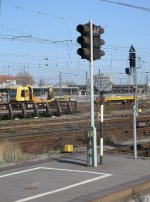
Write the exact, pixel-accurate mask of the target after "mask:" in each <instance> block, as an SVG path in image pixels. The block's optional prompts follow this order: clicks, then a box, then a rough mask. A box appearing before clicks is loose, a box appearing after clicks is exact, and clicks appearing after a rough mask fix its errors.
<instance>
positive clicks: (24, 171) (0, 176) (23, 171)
mask: <svg viewBox="0 0 150 202" xmlns="http://www.w3.org/2000/svg"><path fill="white" fill-rule="evenodd" d="M38 169H41V167H36V168H32V169H29V170H22V171H19V172H14V173H9V174H5V175H0V178H2V177H8V176H11V175H17V174H20V173H26V172H29V171H33V170H38Z"/></svg>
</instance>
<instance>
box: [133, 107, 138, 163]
mask: <svg viewBox="0 0 150 202" xmlns="http://www.w3.org/2000/svg"><path fill="white" fill-rule="evenodd" d="M133 146H134V159H135V160H136V159H137V144H136V104H135V103H134V105H133Z"/></svg>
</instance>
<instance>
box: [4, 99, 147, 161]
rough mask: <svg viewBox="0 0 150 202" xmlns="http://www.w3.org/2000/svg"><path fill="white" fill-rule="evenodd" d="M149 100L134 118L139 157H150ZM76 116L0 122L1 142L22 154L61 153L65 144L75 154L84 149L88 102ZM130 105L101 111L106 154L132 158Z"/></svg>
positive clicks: (79, 103) (98, 125)
mask: <svg viewBox="0 0 150 202" xmlns="http://www.w3.org/2000/svg"><path fill="white" fill-rule="evenodd" d="M149 104H150V100H148V99H146V100H139V108H141V109H142V110H141V113H139V116H138V117H137V148H138V156H141V157H144V158H145V157H146V158H147V157H149V156H150V114H149ZM99 107H100V106H99V105H95V126H96V129H97V142H98V145H99V136H100V134H99V133H100V132H99V131H100V130H99V129H100V123H99V121H98V120H97V113H96V112H98V111H99ZM77 108H78V110H77V111H76V113H73V114H70V115H69V114H68V115H63V114H62V115H59V116H54V115H53V116H51V117H37V116H35V117H34V118H28V119H24V118H22V119H18V118H16V119H14V120H1V121H0V141H1V142H6V141H8V142H11V143H13V144H15V145H19V147H20V148H21V150H22V151H23V152H26V153H31V154H33V153H34V154H42V153H47V152H50V151H57V150H60V151H61V150H62V149H63V147H64V145H65V144H72V145H73V146H74V148H75V151H77V150H78V148H81V147H85V146H86V145H85V129H86V128H87V127H88V126H89V124H90V115H89V111H90V106H89V103H88V102H87V101H83V102H82V101H80V102H78V104H77ZM132 138H133V115H132V105H131V104H128V105H123V104H110V105H105V110H104V145H105V150H104V151H105V153H109V154H110V153H111V154H121V155H133V146H132ZM110 148H111V149H110Z"/></svg>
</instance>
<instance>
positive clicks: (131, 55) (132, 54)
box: [129, 46, 136, 68]
mask: <svg viewBox="0 0 150 202" xmlns="http://www.w3.org/2000/svg"><path fill="white" fill-rule="evenodd" d="M129 65H130V68H135V66H136V53H135V49H134V47H133V46H131V47H130V50H129Z"/></svg>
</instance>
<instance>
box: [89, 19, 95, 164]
mask: <svg viewBox="0 0 150 202" xmlns="http://www.w3.org/2000/svg"><path fill="white" fill-rule="evenodd" d="M90 41H91V60H90V62H89V69H90V105H91V127H93V166H94V167H97V140H96V128H95V125H94V85H93V24H92V22H91V21H90Z"/></svg>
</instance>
